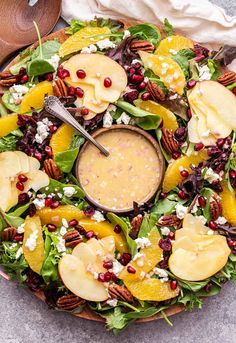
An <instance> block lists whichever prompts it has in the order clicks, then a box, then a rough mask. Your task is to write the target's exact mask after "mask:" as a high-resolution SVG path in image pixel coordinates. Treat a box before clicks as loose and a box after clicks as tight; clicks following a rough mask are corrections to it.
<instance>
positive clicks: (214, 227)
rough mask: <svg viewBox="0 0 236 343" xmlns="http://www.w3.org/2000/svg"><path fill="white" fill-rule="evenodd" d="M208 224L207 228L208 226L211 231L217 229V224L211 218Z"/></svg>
mask: <svg viewBox="0 0 236 343" xmlns="http://www.w3.org/2000/svg"><path fill="white" fill-rule="evenodd" d="M208 226H209V228H210V229H211V230H213V231H214V230H217V229H218V225H217V224H216V223H215V222H214V221H213V220H210V221H209V224H208Z"/></svg>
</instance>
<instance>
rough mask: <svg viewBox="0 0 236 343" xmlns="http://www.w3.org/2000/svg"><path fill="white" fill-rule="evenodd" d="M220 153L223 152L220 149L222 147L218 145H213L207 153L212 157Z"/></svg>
mask: <svg viewBox="0 0 236 343" xmlns="http://www.w3.org/2000/svg"><path fill="white" fill-rule="evenodd" d="M220 153H221V151H220V149H219V148H218V147H217V146H211V147H209V148H208V150H207V154H208V156H210V157H213V156H216V155H218V154H220Z"/></svg>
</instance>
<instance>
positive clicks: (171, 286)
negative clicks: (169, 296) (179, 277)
mask: <svg viewBox="0 0 236 343" xmlns="http://www.w3.org/2000/svg"><path fill="white" fill-rule="evenodd" d="M170 288H171V289H172V290H173V291H174V290H175V289H176V288H177V281H176V280H171V282H170Z"/></svg>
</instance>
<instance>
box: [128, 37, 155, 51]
mask: <svg viewBox="0 0 236 343" xmlns="http://www.w3.org/2000/svg"><path fill="white" fill-rule="evenodd" d="M154 48H155V47H154V45H153V44H152V43H151V42H149V41H148V40H139V39H133V40H132V42H131V43H130V50H131V51H132V52H138V51H139V50H142V51H147V52H153V51H154Z"/></svg>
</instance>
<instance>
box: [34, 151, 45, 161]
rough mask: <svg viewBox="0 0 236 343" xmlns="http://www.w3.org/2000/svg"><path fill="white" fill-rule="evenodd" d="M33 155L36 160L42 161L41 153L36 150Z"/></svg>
mask: <svg viewBox="0 0 236 343" xmlns="http://www.w3.org/2000/svg"><path fill="white" fill-rule="evenodd" d="M34 157H35V158H37V160H38V161H42V158H43V156H42V154H41V153H40V152H38V151H36V152H35V153H34Z"/></svg>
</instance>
